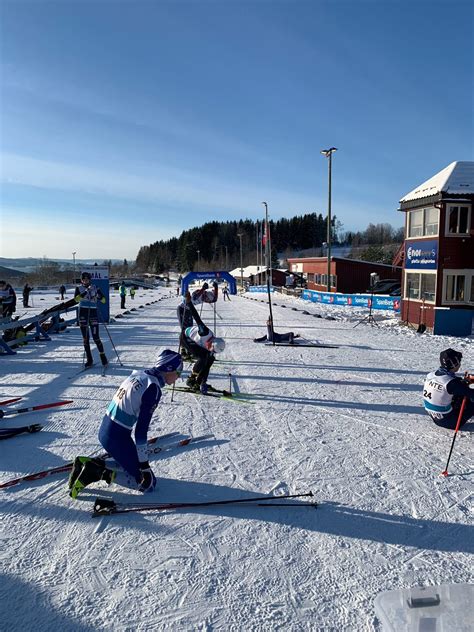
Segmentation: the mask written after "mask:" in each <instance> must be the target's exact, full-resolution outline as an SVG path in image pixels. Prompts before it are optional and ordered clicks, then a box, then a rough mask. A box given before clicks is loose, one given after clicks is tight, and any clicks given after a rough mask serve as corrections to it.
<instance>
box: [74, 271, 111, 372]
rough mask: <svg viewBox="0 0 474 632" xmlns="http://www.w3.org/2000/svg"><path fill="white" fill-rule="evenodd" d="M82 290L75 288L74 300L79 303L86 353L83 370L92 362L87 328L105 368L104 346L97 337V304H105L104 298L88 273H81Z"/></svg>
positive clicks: (79, 317) (79, 315)
mask: <svg viewBox="0 0 474 632" xmlns="http://www.w3.org/2000/svg"><path fill="white" fill-rule="evenodd" d="M81 283H82V288H79V287H76V291H75V292H74V300H75V301H76V303H79V312H78V319H79V326H80V328H81V334H82V341H83V343H84V350H85V352H86V363H85V365H84V368H85V369H88V368H89V367H91V366H92V365H93V364H94V362H93V360H92V353H91V345H90V338H89V328H90V330H91V332H92V338H93V340H94V342H95V344H96V346H97V349H98V350H99V355H100V361H101V362H102V364H103V365H104V366H107V364H108V361H107V357H106V355H105V352H104V345H103V344H102V341H101V339H100V337H99V314H98V309H97V302H98V301H100V302H101V303H105V296H104V295H103V294H102V291H101V290H100V288H98V287H96V286H95V285H93V284H92V277H91V275H90V274H89V272H83V273H82V275H81Z"/></svg>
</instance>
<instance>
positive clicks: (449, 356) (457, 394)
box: [423, 349, 474, 430]
mask: <svg viewBox="0 0 474 632" xmlns="http://www.w3.org/2000/svg"><path fill="white" fill-rule="evenodd" d="M439 360H440V367H439V369H437V370H436V371H432V372H431V373H429V374H428V375H427V376H426V379H425V383H424V386H423V404H424V407H425V410H426V412H427V413H428V415H429V416H430V417H431V419H432V420H433V421H434V422H435V424H436V425H437V426H441V427H442V428H448V429H450V430H454V429H455V428H456V424H457V421H458V417H459V412H460V409H461V405H462V401H463V399H464V398H465V397H467V398H468V401H467V402H466V406H465V407H464V412H463V415H462V419H461V423H460V426H463V425H464V424H465V423H466V422H467V421H469V419H470V418H471V417H472V416H474V390H473V389H471V388H469V384H470V383H471V384H472V383H473V382H474V376H472V375H469V374H466V375H465V377H464V378H461V377H458V376H457V375H456V371H459V369H460V368H461V360H462V353H461V352H460V351H455V350H454V349H445V350H444V351H442V352H441V353H440V356H439Z"/></svg>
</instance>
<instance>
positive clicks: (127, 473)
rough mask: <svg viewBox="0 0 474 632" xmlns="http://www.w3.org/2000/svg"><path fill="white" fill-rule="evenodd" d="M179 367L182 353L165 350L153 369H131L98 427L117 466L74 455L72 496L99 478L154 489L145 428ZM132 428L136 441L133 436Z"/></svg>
mask: <svg viewBox="0 0 474 632" xmlns="http://www.w3.org/2000/svg"><path fill="white" fill-rule="evenodd" d="M182 369H183V362H182V358H181V355H180V354H179V353H176V352H175V351H171V350H170V349H165V350H164V351H162V352H161V353H160V355H159V356H158V359H157V363H156V365H155V366H154V367H153V368H152V369H143V370H140V371H133V373H132V374H131V375H130V376H129V377H128V378H127V379H126V380H125V381H124V382H122V384H121V385H120V388H119V389H118V390H117V392H116V393H115V395H114V397H113V399H112V401H111V402H110V404H109V407H108V409H107V412H106V414H105V416H104V418H103V420H102V424H101V426H100V429H99V441H100V443H101V444H102V446H103V447H104V448H105V450H107V452H108V453H109V455H110V456H111V457H112V458H113V459H115V461H116V463H117V465H118V466H119V467H117V468H114V469H112V468H110V467H106V464H105V460H104V459H98V458H91V457H87V456H78V457H76V459H75V461H74V466H73V470H72V472H71V476H70V477H69V489H70V495H71V496H72V497H73V498H77V495H78V494H79V492H80V491H81V490H82V489H84V487H86V486H87V485H90V484H91V483H95V482H97V481H100V480H104V481H106V482H107V483H108V484H110V483H112V482H115V483H117V484H118V485H122V486H124V487H128V488H131V489H138V491H140V492H152V491H154V489H155V486H156V477H155V474H154V472H153V470H152V469H151V467H150V464H149V462H148V448H147V438H148V428H149V426H150V421H151V418H152V415H153V413H154V411H155V408H156V407H157V406H158V403H159V402H160V399H161V395H162V391H161V389H162V388H163V386H164V385H165V384H167V385H172V384H174V383H175V382H176V380H177V379H178V377H179V376H180V375H181V371H182ZM133 429H135V433H134V434H135V441H134V440H133V439H132V430H133Z"/></svg>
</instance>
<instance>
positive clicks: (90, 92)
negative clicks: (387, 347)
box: [0, 0, 474, 259]
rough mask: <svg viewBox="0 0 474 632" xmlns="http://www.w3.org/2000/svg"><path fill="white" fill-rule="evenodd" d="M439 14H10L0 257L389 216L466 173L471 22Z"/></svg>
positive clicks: (78, 6)
mask: <svg viewBox="0 0 474 632" xmlns="http://www.w3.org/2000/svg"><path fill="white" fill-rule="evenodd" d="M471 7H472V5H471V3H468V2H458V1H457V0H449V2H448V1H446V2H444V1H440V0H432V1H429V2H428V1H423V0H418V1H417V0H410V1H407V2H404V1H403V0H398V1H387V0H385V1H384V0H378V1H368V0H367V1H364V0H352V1H350V2H344V1H338V0H331V1H327V2H321V1H318V0H312V1H311V2H302V1H298V0H293V1H285V0H280V1H272V0H261V1H251V0H247V1H241V2H229V1H226V0H220V1H217V0H215V1H209V2H203V1H200V0H194V1H192V2H187V1H182V0H176V1H174V2H172V1H169V2H160V1H155V2H152V1H151V0H148V1H142V2H140V0H138V1H134V2H114V1H110V0H109V1H105V0H104V1H103V2H96V1H94V0H89V1H85V2H79V1H78V0H77V1H59V2H42V1H41V0H36V1H35V2H28V1H24V0H22V1H17V0H15V1H14V2H11V1H9V0H2V2H1V3H0V12H1V16H0V17H1V24H2V26H1V44H0V47H1V48H0V53H1V57H0V64H1V67H0V70H1V88H2V92H1V153H2V158H1V183H2V184H1V204H2V209H1V229H2V230H1V232H2V236H1V240H0V256H4V257H27V256H43V255H46V256H47V257H50V258H68V257H71V252H72V251H76V252H77V255H76V256H77V257H78V258H88V257H90V258H98V259H102V258H109V257H110V258H122V257H126V258H128V259H134V258H135V256H136V254H137V251H138V249H139V247H140V246H141V245H145V244H149V243H152V242H154V241H157V240H160V239H168V238H169V237H172V236H178V235H179V234H180V232H181V231H182V230H184V229H186V228H191V227H193V226H198V225H200V224H202V223H204V222H206V221H210V220H213V219H217V220H222V221H225V220H226V219H229V220H230V219H239V218H246V217H248V218H252V219H258V218H261V216H262V214H263V206H262V204H261V202H262V201H263V200H265V201H267V202H268V205H269V212H270V216H271V217H272V218H273V219H277V218H278V217H282V216H285V217H291V216H293V215H295V214H302V213H307V212H314V211H316V212H318V213H319V212H321V213H323V215H325V213H326V208H327V159H326V158H324V157H323V156H321V154H320V150H321V149H324V148H327V147H331V146H335V147H337V148H338V151H337V152H336V153H335V154H334V157H333V198H332V208H333V213H335V214H336V215H337V217H338V218H339V219H340V221H342V223H343V226H344V229H345V230H358V229H361V230H363V229H364V228H365V227H366V226H367V224H368V223H369V222H373V223H378V222H389V223H391V224H393V225H394V226H397V227H398V226H401V224H402V217H401V214H400V213H397V212H396V209H397V206H398V200H399V199H400V198H401V197H403V195H404V194H406V193H407V192H408V191H410V190H411V189H413V188H414V187H415V186H417V185H418V184H420V183H421V182H423V181H424V180H426V179H428V178H429V177H431V176H432V175H434V174H435V173H436V172H437V171H439V170H441V169H442V168H444V167H446V166H447V165H448V164H449V163H450V162H452V161H454V160H473V111H474V103H473V90H472V82H473V72H472V70H473V68H472V65H473V49H472V46H473V45H472V26H473V9H472V8H471Z"/></svg>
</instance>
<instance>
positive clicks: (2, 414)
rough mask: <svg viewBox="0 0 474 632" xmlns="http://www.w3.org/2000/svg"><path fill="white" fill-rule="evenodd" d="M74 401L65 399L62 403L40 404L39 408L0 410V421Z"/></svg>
mask: <svg viewBox="0 0 474 632" xmlns="http://www.w3.org/2000/svg"><path fill="white" fill-rule="evenodd" d="M73 401H74V400H72V399H67V400H65V401H64V402H53V403H52V404H40V405H39V406H30V407H29V408H12V409H11V410H6V411H5V410H0V419H1V418H2V417H9V416H10V415H19V414H20V413H31V412H33V411H34V410H44V409H45V408H54V407H55V406H64V405H65V404H72V402H73Z"/></svg>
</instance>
